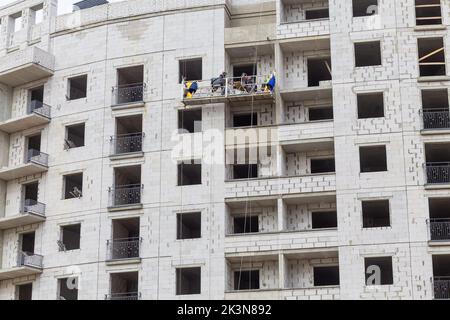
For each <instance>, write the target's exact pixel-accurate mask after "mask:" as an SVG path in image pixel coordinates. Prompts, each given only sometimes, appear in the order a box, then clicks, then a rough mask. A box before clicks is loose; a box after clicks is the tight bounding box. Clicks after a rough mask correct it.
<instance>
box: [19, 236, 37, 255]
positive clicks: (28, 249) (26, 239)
mask: <svg viewBox="0 0 450 320" xmlns="http://www.w3.org/2000/svg"><path fill="white" fill-rule="evenodd" d="M20 238H21V249H22V252H25V253H28V254H34V240H35V233H34V232H29V233H22V234H21V236H20Z"/></svg>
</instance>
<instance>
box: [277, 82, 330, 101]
mask: <svg viewBox="0 0 450 320" xmlns="http://www.w3.org/2000/svg"><path fill="white" fill-rule="evenodd" d="M280 95H281V98H282V99H283V100H284V101H305V100H327V99H332V98H333V89H332V85H331V84H326V85H322V86H318V87H304V88H292V89H285V90H281V92H280Z"/></svg>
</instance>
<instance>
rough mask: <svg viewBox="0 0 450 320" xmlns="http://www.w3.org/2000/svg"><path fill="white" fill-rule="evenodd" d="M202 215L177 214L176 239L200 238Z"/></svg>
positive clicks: (194, 213) (192, 213)
mask: <svg viewBox="0 0 450 320" xmlns="http://www.w3.org/2000/svg"><path fill="white" fill-rule="evenodd" d="M201 230H202V215H201V212H191V213H178V214H177V239H178V240H184V239H198V238H201Z"/></svg>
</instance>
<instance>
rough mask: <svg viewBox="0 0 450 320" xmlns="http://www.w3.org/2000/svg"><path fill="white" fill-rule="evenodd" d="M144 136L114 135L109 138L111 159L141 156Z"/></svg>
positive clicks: (130, 134)
mask: <svg viewBox="0 0 450 320" xmlns="http://www.w3.org/2000/svg"><path fill="white" fill-rule="evenodd" d="M144 136H145V134H144V133H143V132H138V133H129V134H121V135H116V136H115V137H111V146H112V150H111V155H110V156H111V157H112V158H122V157H126V156H131V155H136V154H139V155H143V153H142V141H143V139H144Z"/></svg>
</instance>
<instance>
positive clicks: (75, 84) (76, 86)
mask: <svg viewBox="0 0 450 320" xmlns="http://www.w3.org/2000/svg"><path fill="white" fill-rule="evenodd" d="M68 82H69V96H68V100H77V99H82V98H86V96H87V75H82V76H77V77H73V78H69V80H68Z"/></svg>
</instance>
